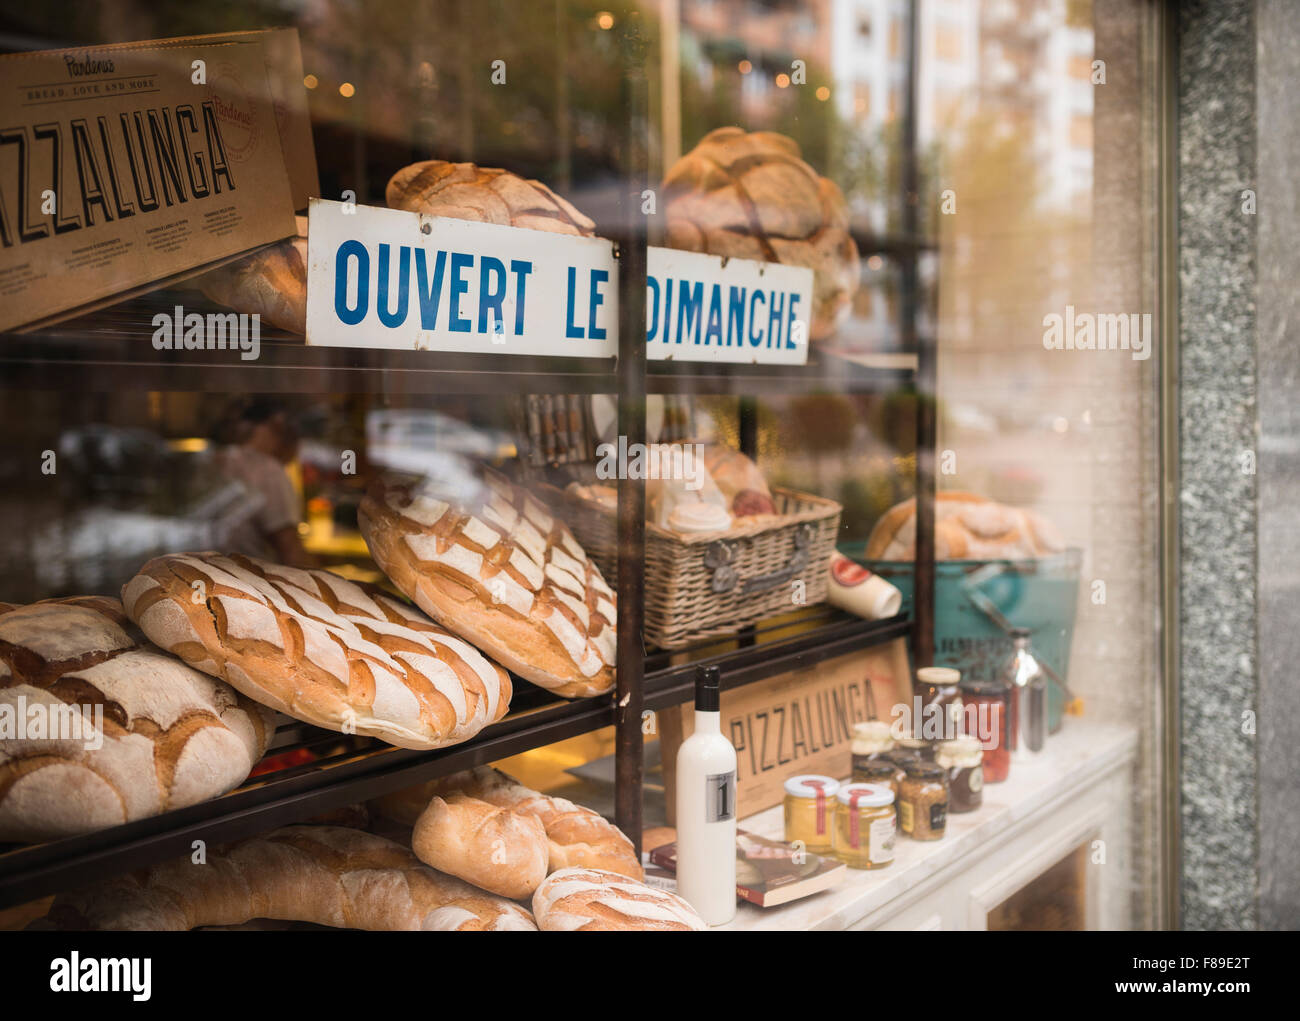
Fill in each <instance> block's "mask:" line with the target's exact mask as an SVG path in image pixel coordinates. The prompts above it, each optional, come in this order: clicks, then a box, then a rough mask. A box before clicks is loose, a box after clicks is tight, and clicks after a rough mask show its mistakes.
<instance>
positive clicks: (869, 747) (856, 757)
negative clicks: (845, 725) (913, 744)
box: [852, 720, 894, 779]
mask: <svg viewBox="0 0 1300 1021" xmlns="http://www.w3.org/2000/svg"><path fill="white" fill-rule="evenodd" d="M893 748H894V735H893V733H892V732H891V730H890V726H889V724H888V723H886V722H885V721H884V720H865V721H863V722H862V723H855V724H854V725H853V745H852V752H853V770H854V772H855V774H856V772H857V769H858V766H859V765H861V764H862V763H864V762H870V761H875V760H879V759H881V758H883V757H885V756H887V755H888V754H889V753H890V752H891V751H892V750H893ZM855 779H856V776H855Z"/></svg>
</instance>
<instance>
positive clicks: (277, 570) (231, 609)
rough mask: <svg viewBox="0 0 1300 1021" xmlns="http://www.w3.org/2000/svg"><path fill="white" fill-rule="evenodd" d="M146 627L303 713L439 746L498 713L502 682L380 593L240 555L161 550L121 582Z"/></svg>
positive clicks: (503, 703)
mask: <svg viewBox="0 0 1300 1021" xmlns="http://www.w3.org/2000/svg"><path fill="white" fill-rule="evenodd" d="M122 600H123V602H124V603H125V604H126V611H127V613H129V614H130V615H131V618H132V619H133V620H135V621H136V623H138V624H139V625H140V628H141V629H142V630H143V631H144V633H145V634H146V635H148V636H149V637H150V638H152V639H153V640H154V641H155V642H157V643H158V644H159V645H161V646H162V647H163V648H165V649H167V650H169V651H171V652H173V653H175V654H176V655H178V656H180V657H181V659H183V660H185V661H186V662H187V663H189V664H190V665H191V666H193V667H195V668H197V669H199V670H203V671H205V672H206V673H210V674H212V675H214V676H216V677H221V678H224V679H225V680H226V681H228V682H230V683H231V684H232V685H234V686H235V687H236V688H238V689H239V690H240V691H242V692H243V693H244V694H245V695H248V696H249V697H250V698H255V699H257V700H258V701H259V702H262V703H263V704H265V705H269V706H271V707H272V708H274V709H279V710H280V711H281V712H284V713H287V714H288V715H290V716H293V717H295V718H296V719H299V720H304V721H306V722H307V723H312V724H315V725H316V726H318V727H326V728H328V729H330V730H337V731H339V732H341V733H345V734H366V735H370V736H373V737H378V738H381V739H383V740H385V741H388V742H390V743H391V744H395V745H400V746H402V747H403V748H440V747H443V746H444V745H450V744H456V743H457V742H460V741H464V740H466V739H467V738H470V737H473V736H474V735H475V734H477V733H478V732H479V731H480V730H481V729H482V728H483V727H484V726H486V725H487V724H489V723H492V722H494V721H496V720H499V719H500V718H501V717H502V716H504V715H505V712H506V709H507V707H508V706H509V704H510V695H511V688H510V678H509V677H508V676H507V675H506V672H505V671H504V670H502V669H501V668H500V667H499V666H497V665H496V664H495V663H492V662H491V661H489V660H488V659H486V658H484V657H483V656H482V655H481V654H480V653H479V652H478V650H477V649H474V648H473V647H471V646H470V645H468V644H467V643H466V642H464V641H462V640H461V639H459V638H456V637H455V636H453V635H450V634H448V633H447V632H446V631H444V630H443V629H442V628H440V627H438V626H437V625H436V624H434V623H433V622H432V621H430V620H428V619H427V618H425V617H424V616H423V615H422V614H420V613H419V612H417V611H416V610H414V609H413V608H412V607H409V606H405V605H403V604H402V603H401V602H399V601H398V600H396V599H393V598H392V597H390V596H387V595H385V594H383V593H382V592H380V591H379V590H378V589H373V588H366V587H363V586H360V585H356V584H354V583H353V582H350V581H347V580H346V579H344V578H340V577H339V576H338V575H335V574H330V573H329V572H328V571H303V570H298V569H296V568H291V567H283V566H280V565H278V564H270V563H267V562H266V561H262V560H255V559H253V558H251V557H244V556H223V555H221V554H219V553H187V554H177V555H171V556H164V557H158V558H157V559H155V560H151V561H150V562H149V563H147V564H145V565H144V567H142V568H141V569H140V573H139V574H137V575H136V576H135V577H134V578H132V579H131V580H130V581H129V582H127V584H126V585H125V586H124V587H123V589H122Z"/></svg>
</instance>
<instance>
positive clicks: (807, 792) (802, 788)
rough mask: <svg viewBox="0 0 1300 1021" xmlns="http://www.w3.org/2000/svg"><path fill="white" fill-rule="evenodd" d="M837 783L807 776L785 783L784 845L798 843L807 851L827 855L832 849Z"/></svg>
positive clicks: (823, 777) (797, 777)
mask: <svg viewBox="0 0 1300 1021" xmlns="http://www.w3.org/2000/svg"><path fill="white" fill-rule="evenodd" d="M839 789H840V784H839V781H838V780H834V779H832V778H831V777H829V776H818V775H816V774H805V775H803V776H792V777H790V779H788V780H787V781H786V782H785V842H786V843H787V844H793V843H796V842H798V843H799V844H801V845H802V847H803V849H804V850H805V851H811V852H813V853H814V854H826V853H828V852H829V851H830V850H831V843H832V839H831V827H832V824H833V822H834V814H835V795H836V793H837V792H838V791H839Z"/></svg>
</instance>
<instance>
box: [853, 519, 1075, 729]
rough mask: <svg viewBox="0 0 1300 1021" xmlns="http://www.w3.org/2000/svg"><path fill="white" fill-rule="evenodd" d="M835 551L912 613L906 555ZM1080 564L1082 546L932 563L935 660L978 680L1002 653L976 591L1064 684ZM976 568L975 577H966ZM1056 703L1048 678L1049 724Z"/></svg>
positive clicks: (1058, 694) (1003, 637)
mask: <svg viewBox="0 0 1300 1021" xmlns="http://www.w3.org/2000/svg"><path fill="white" fill-rule="evenodd" d="M839 549H840V552H841V553H843V554H844V555H845V556H847V557H849V558H851V559H853V560H856V561H857V562H858V563H860V564H862V565H863V566H864V567H867V568H868V569H870V570H871V571H874V572H875V573H876V574H878V575H880V577H882V578H884V579H885V580H887V581H889V582H890V583H891V584H893V585H896V586H897V587H898V590H899V591H900V592H902V593H903V612H905V613H908V614H910V613H911V612H912V562H911V561H910V560H867V559H866V558H865V557H863V555H862V554H863V552H864V549H865V544H864V543H846V544H843V545H841V546H840V547H839ZM1082 562H1083V551H1082V550H1078V549H1070V550H1066V551H1065V552H1064V553H1059V554H1056V555H1055V556H1049V557H1038V558H1036V559H1033V560H941V561H938V562H937V563H936V564H935V565H934V662H935V665H936V666H948V667H955V668H956V669H958V670H960V671H961V673H962V677H963V678H967V677H970V678H974V679H977V680H986V679H989V678H992V677H994V676H996V674H997V672H998V669H999V668H1000V667H1001V665H1002V664H1003V663H1005V662H1006V661H1007V659H1009V658H1010V656H1011V652H1012V646H1011V639H1010V638H1008V637H1007V634H1006V632H1005V631H1004V630H1003V629H1002V627H1001V626H1000V625H999V624H998V623H997V622H996V621H995V619H994V618H993V617H991V616H990V615H989V613H987V612H985V610H983V609H981V608H980V606H979V605H977V602H976V600H978V599H979V598H980V594H982V595H983V596H984V597H986V598H987V600H988V601H989V602H991V603H992V604H993V606H994V607H996V611H997V612H999V613H1001V614H1002V616H1003V617H1005V618H1006V619H1007V621H1008V622H1009V623H1010V624H1011V625H1012V626H1014V627H1023V628H1028V629H1029V630H1030V632H1031V633H1032V637H1031V638H1030V645H1031V647H1032V648H1033V650H1034V653H1035V654H1036V655H1037V656H1039V657H1040V659H1041V660H1042V661H1043V662H1045V663H1046V664H1047V665H1048V666H1049V667H1051V669H1052V670H1054V671H1056V673H1057V674H1058V675H1059V676H1060V678H1061V679H1062V680H1063V681H1065V683H1067V684H1068V683H1069V676H1068V673H1067V671H1068V670H1069V667H1070V644H1071V642H1072V641H1073V639H1074V620H1075V613H1076V611H1077V609H1078V598H1079V568H1080V565H1081V564H1082ZM990 565H998V566H999V567H1000V568H1001V570H998V567H993V566H990ZM977 572H981V573H980V577H979V578H973V576H974V575H976V574H977ZM1064 708H1065V693H1064V692H1062V691H1061V690H1060V687H1059V686H1058V685H1056V684H1052V685H1051V686H1050V691H1049V695H1048V715H1049V722H1050V725H1051V729H1052V730H1056V729H1057V728H1058V727H1059V726H1060V725H1061V715H1062V712H1063V710H1064Z"/></svg>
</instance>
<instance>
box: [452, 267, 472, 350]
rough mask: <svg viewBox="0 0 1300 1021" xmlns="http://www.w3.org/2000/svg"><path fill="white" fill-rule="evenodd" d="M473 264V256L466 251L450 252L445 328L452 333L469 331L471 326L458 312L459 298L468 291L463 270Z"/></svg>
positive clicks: (467, 283) (467, 282)
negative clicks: (449, 299)
mask: <svg viewBox="0 0 1300 1021" xmlns="http://www.w3.org/2000/svg"><path fill="white" fill-rule="evenodd" d="M472 265H474V256H472V255H470V254H469V253H468V252H452V253H451V307H450V308H449V309H448V310H447V315H448V323H447V328H448V329H449V330H451V332H452V333H469V331H470V327H471V326H473V323H471V322H470V321H469V320H468V319H466V318H465V317H464V316H462V315H461V314H460V299H461V298H462V297H464V295H465V294H466V293H467V292H468V291H469V281H468V280H466V279H465V270H467V269H469V268H470V267H471V266H472Z"/></svg>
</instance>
